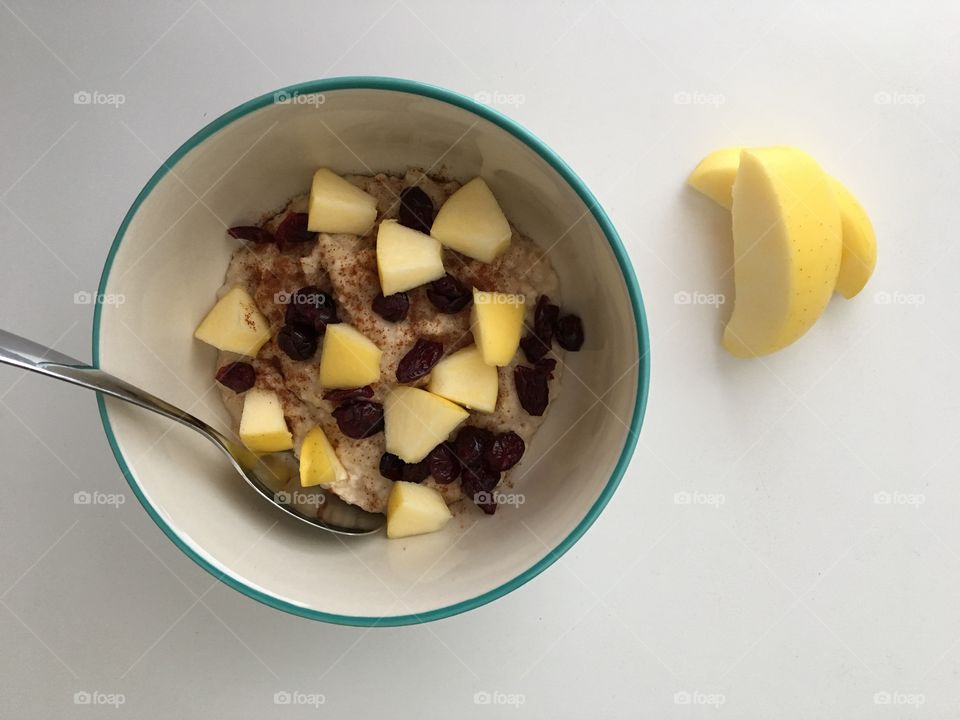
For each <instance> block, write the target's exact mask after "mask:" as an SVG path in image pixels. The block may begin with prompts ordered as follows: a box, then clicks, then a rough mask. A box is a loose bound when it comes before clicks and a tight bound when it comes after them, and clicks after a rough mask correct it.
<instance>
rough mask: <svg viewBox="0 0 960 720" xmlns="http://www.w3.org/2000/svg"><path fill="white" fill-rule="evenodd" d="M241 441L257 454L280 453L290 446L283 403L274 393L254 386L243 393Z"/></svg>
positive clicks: (291, 441) (291, 437)
mask: <svg viewBox="0 0 960 720" xmlns="http://www.w3.org/2000/svg"><path fill="white" fill-rule="evenodd" d="M240 441H241V442H242V443H243V444H244V445H246V446H247V447H248V448H250V449H251V450H253V452H256V453H270V452H280V451H281V450H290V449H291V448H292V447H293V436H292V435H291V434H290V430H289V429H288V428H287V421H286V419H285V418H284V417H283V405H281V403H280V398H279V397H278V396H277V394H276V393H275V392H273V391H272V390H262V389H260V388H253V389H252V390H248V391H247V393H246V394H245V395H244V397H243V412H242V413H241V415H240Z"/></svg>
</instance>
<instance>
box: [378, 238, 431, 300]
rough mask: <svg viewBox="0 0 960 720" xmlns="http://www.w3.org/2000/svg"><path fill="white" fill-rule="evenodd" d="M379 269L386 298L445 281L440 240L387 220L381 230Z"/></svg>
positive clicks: (381, 286)
mask: <svg viewBox="0 0 960 720" xmlns="http://www.w3.org/2000/svg"><path fill="white" fill-rule="evenodd" d="M377 270H378V271H379V273H380V288H381V290H382V291H383V294H384V295H393V294H394V293H398V292H403V291H405V290H411V289H412V288H415V287H418V286H420V285H423V284H425V283H428V282H430V281H432V280H436V279H437V278H442V277H443V276H444V270H443V258H442V257H441V246H440V241H439V240H437V239H436V238H432V237H430V236H429V235H425V234H423V233H422V232H418V231H416V230H412V229H411V228H408V227H404V226H403V225H401V224H400V223H398V222H397V221H396V220H384V221H383V222H381V223H380V228H379V229H378V230H377Z"/></svg>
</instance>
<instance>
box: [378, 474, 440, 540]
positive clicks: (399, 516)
mask: <svg viewBox="0 0 960 720" xmlns="http://www.w3.org/2000/svg"><path fill="white" fill-rule="evenodd" d="M451 517H453V514H452V513H451V512H450V508H448V507H447V504H446V502H444V500H443V496H442V495H441V494H440V493H439V492H438V491H437V490H435V489H434V488H432V487H429V486H427V485H419V484H417V483H412V482H404V481H403V480H397V481H396V482H394V483H393V487H392V488H391V490H390V497H389V499H388V500H387V537H388V538H390V539H391V540H396V539H398V538H405V537H410V536H412V535H424V534H426V533H432V532H436V531H438V530H441V529H442V528H443V527H444V526H445V525H446V524H447V522H449V520H450V518H451Z"/></svg>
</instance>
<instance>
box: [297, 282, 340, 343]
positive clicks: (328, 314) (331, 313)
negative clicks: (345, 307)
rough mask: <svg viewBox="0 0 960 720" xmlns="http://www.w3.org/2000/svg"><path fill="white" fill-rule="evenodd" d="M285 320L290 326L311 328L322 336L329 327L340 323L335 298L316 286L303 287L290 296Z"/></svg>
mask: <svg viewBox="0 0 960 720" xmlns="http://www.w3.org/2000/svg"><path fill="white" fill-rule="evenodd" d="M285 319H286V322H287V323H288V324H293V325H302V326H304V327H309V328H312V329H313V330H314V332H316V333H320V334H322V333H324V332H326V330H327V325H330V324H331V323H338V322H340V319H339V318H338V317H337V303H336V301H335V300H334V299H333V296H332V295H330V293H325V292H323V290H321V289H320V288H318V287H317V286H316V285H307V286H306V287H302V288H300V289H299V290H297V291H296V292H295V293H293V295H291V296H290V301H289V304H288V305H287V313H286V316H285Z"/></svg>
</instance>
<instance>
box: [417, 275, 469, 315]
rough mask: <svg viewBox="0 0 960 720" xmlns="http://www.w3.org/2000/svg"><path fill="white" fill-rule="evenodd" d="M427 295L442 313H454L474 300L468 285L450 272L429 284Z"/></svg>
mask: <svg viewBox="0 0 960 720" xmlns="http://www.w3.org/2000/svg"><path fill="white" fill-rule="evenodd" d="M427 297H428V298H429V299H430V302H432V303H433V306H434V307H435V308H436V309H437V310H439V311H440V312H442V313H446V314H447V315H453V314H454V313H458V312H460V311H461V310H463V309H464V308H465V307H466V306H467V305H469V304H470V303H471V302H472V301H473V293H472V292H471V291H470V288H468V287H467V286H466V285H464V284H463V283H462V282H460V281H459V280H457V279H456V278H455V277H454V276H453V275H450V274H449V273H448V274H446V275H444V276H443V277H442V278H440V279H439V280H434V281H433V282H432V283H430V284H429V285H428V286H427Z"/></svg>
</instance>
